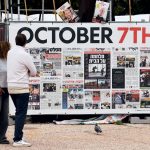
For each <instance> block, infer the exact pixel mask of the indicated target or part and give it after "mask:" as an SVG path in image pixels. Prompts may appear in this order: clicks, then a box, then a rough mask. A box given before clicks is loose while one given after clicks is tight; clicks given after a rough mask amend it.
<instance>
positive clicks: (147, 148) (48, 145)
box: [0, 124, 150, 150]
mask: <svg viewBox="0 0 150 150" xmlns="http://www.w3.org/2000/svg"><path fill="white" fill-rule="evenodd" d="M101 128H102V130H103V133H102V134H101V135H96V134H95V132H94V126H93V125H54V124H26V125H25V128H24V135H25V139H26V140H28V141H30V142H31V143H32V144H33V145H32V147H30V148H16V147H12V144H10V145H0V150H27V149H29V150H150V124H147V125H146V124H145V125H139V124H138V125H133V124H125V125H112V124H110V125H101ZM13 129H14V126H9V129H8V134H7V136H8V139H9V140H10V141H11V142H12V137H13Z"/></svg>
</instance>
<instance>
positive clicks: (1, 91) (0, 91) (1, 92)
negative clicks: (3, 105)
mask: <svg viewBox="0 0 150 150" xmlns="http://www.w3.org/2000/svg"><path fill="white" fill-rule="evenodd" d="M3 93H5V92H4V90H3V89H2V88H1V87H0V95H2V94H3Z"/></svg>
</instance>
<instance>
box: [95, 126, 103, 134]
mask: <svg viewBox="0 0 150 150" xmlns="http://www.w3.org/2000/svg"><path fill="white" fill-rule="evenodd" d="M94 130H95V132H96V133H97V134H99V133H101V132H102V129H101V128H100V126H98V124H97V123H96V124H95V128H94Z"/></svg>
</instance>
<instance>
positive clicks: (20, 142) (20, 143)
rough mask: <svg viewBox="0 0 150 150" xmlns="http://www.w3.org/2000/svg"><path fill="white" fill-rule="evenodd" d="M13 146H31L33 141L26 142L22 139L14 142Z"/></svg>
mask: <svg viewBox="0 0 150 150" xmlns="http://www.w3.org/2000/svg"><path fill="white" fill-rule="evenodd" d="M13 146H14V147H19V146H22V147H30V146H32V144H31V143H27V142H25V141H23V140H20V141H18V142H14V143H13Z"/></svg>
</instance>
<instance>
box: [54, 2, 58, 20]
mask: <svg viewBox="0 0 150 150" xmlns="http://www.w3.org/2000/svg"><path fill="white" fill-rule="evenodd" d="M53 7H54V14H55V20H56V21H57V14H56V5H55V0H53Z"/></svg>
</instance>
